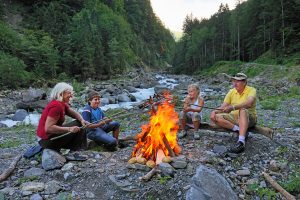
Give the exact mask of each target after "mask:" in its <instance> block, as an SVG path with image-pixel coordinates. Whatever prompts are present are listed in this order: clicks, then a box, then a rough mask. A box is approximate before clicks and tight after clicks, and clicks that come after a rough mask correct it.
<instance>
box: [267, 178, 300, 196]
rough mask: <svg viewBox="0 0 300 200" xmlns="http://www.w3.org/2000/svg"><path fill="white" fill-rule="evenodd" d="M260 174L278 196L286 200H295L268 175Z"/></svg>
mask: <svg viewBox="0 0 300 200" xmlns="http://www.w3.org/2000/svg"><path fill="white" fill-rule="evenodd" d="M262 174H263V175H264V178H265V179H266V180H267V181H268V182H269V183H270V184H271V185H272V186H273V188H275V189H276V190H277V191H278V192H280V194H282V195H283V196H284V197H285V198H287V199H288V200H296V198H295V197H294V196H293V195H291V194H290V193H288V192H287V191H286V190H285V189H283V188H282V187H281V186H280V185H279V184H278V183H277V182H276V181H275V180H274V179H272V177H271V176H269V174H267V173H265V172H262Z"/></svg>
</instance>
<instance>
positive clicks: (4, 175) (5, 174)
mask: <svg viewBox="0 0 300 200" xmlns="http://www.w3.org/2000/svg"><path fill="white" fill-rule="evenodd" d="M21 157H22V155H18V156H17V157H16V158H15V159H14V160H13V161H12V163H11V164H10V165H9V167H8V168H7V169H6V170H5V171H4V172H3V173H2V174H1V175H0V183H1V182H2V181H4V180H6V179H7V178H8V177H9V176H10V174H11V173H12V172H13V171H14V169H15V168H16V165H17V163H18V162H19V160H20V159H21Z"/></svg>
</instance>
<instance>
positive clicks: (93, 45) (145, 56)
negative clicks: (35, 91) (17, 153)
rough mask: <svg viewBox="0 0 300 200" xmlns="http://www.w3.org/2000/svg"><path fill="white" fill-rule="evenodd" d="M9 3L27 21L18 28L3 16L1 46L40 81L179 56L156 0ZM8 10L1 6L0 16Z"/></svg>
mask: <svg viewBox="0 0 300 200" xmlns="http://www.w3.org/2000/svg"><path fill="white" fill-rule="evenodd" d="M9 6H10V7H5V9H9V12H10V13H14V14H20V15H22V22H21V23H20V24H19V26H18V29H14V28H12V27H13V26H12V27H11V26H9V25H8V24H6V23H5V22H3V21H1V20H0V30H1V31H0V49H1V50H2V51H3V52H4V53H5V54H8V55H10V56H12V57H16V58H17V59H18V60H20V62H21V61H22V62H23V63H24V65H25V68H24V70H25V71H27V72H29V74H32V75H33V76H32V77H34V78H35V79H34V81H37V82H45V80H48V81H49V82H51V81H52V80H60V79H65V78H68V77H75V78H76V79H77V80H85V79H86V78H93V79H108V78H110V76H111V75H112V74H114V73H115V72H124V71H126V70H128V69H129V68H131V67H133V66H136V65H137V66H146V65H145V63H147V64H149V66H148V67H158V66H160V65H161V64H164V63H165V62H166V61H167V62H171V60H172V57H173V50H174V47H175V46H174V45H175V41H174V38H173V37H172V35H171V33H170V31H169V30H167V29H165V27H164V26H163V25H162V23H161V21H160V20H159V19H158V18H157V17H156V16H155V14H154V13H153V10H152V8H151V4H150V1H146V2H144V1H124V0H96V1H92V0H89V1H82V0H80V1H67V0H54V1H26V2H22V3H20V2H13V3H11V4H9ZM25 7H26V8H25ZM3 9H4V7H3V5H1V7H0V15H2V14H3V13H4V11H3ZM28 11H30V12H28ZM137 17H138V18H137ZM0 19H1V16H0ZM0 84H1V83H0ZM22 84H23V83H22ZM26 84H27V86H28V85H29V83H28V82H27V83H26ZM31 84H32V82H31ZM12 87H16V86H12Z"/></svg>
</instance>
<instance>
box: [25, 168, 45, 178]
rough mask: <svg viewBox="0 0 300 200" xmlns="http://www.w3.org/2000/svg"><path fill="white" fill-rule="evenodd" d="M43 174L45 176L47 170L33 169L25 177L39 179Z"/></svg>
mask: <svg viewBox="0 0 300 200" xmlns="http://www.w3.org/2000/svg"><path fill="white" fill-rule="evenodd" d="M43 174H45V170H43V169H41V168H35V167H33V168H30V169H28V170H27V171H25V172H24V177H39V176H42V175H43Z"/></svg>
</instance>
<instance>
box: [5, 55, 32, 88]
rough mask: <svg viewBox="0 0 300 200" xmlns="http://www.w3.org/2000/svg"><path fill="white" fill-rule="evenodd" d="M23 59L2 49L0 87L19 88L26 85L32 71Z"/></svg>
mask: <svg viewBox="0 0 300 200" xmlns="http://www.w3.org/2000/svg"><path fill="white" fill-rule="evenodd" d="M25 67H26V65H25V64H24V62H23V61H22V60H19V59H18V58H16V57H13V56H11V55H9V54H6V53H4V52H1V51H0V87H1V88H17V87H19V86H24V85H26V84H27V83H28V82H29V80H30V73H29V72H27V71H25V70H24V69H25Z"/></svg>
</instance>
